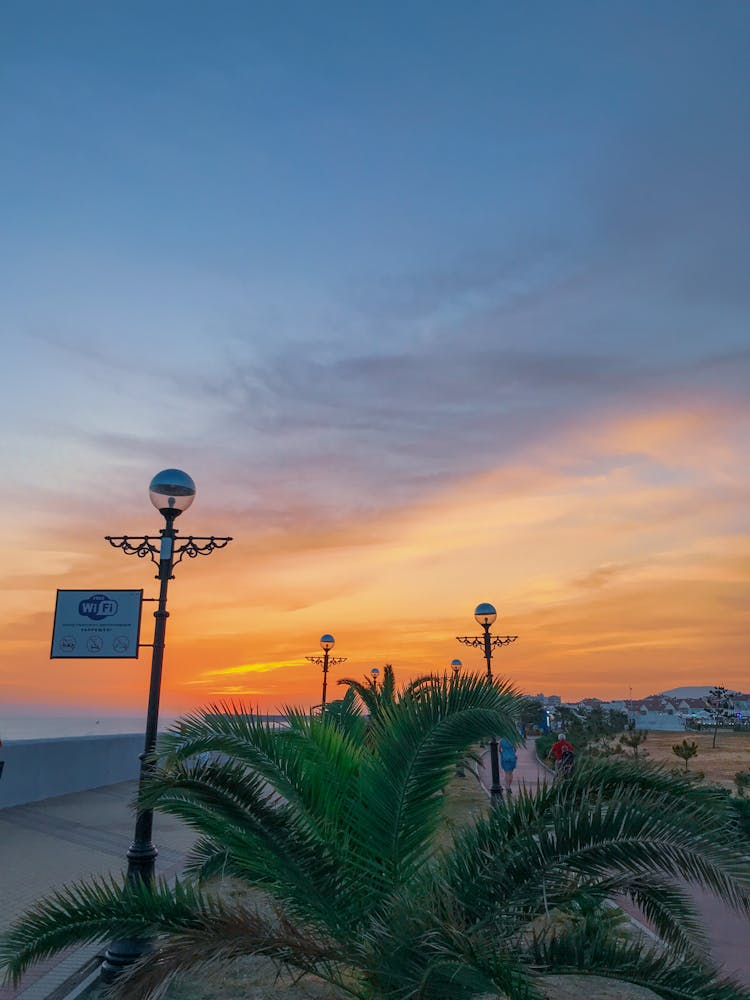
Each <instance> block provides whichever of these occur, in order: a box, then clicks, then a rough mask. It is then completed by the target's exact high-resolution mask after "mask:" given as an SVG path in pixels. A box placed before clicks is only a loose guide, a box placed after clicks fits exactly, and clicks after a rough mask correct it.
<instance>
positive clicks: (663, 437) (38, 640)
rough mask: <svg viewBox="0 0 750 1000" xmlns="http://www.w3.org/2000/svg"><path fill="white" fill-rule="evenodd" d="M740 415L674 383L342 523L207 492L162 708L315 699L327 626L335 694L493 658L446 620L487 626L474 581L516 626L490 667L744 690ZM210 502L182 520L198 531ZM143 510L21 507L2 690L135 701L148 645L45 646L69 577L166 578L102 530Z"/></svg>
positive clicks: (138, 707) (137, 705)
mask: <svg viewBox="0 0 750 1000" xmlns="http://www.w3.org/2000/svg"><path fill="white" fill-rule="evenodd" d="M748 416H749V415H748V413H747V412H746V411H742V410H738V409H737V408H734V409H733V408H732V407H730V406H728V405H727V406H721V407H720V406H717V407H715V408H714V409H711V410H707V409H704V410H702V411H701V412H696V411H694V410H692V409H691V408H689V407H684V406H679V405H677V404H674V403H671V404H669V405H666V404H665V405H664V407H663V408H662V409H660V410H655V411H654V412H651V413H642V414H636V415H630V414H624V415H623V414H619V415H617V414H616V415H612V416H610V417H609V418H608V419H607V418H604V417H603V418H602V419H600V420H599V421H597V423H596V425H595V426H590V425H587V426H579V427H575V428H568V429H563V430H561V431H559V432H558V433H557V434H555V435H549V436H548V437H547V438H546V439H545V440H544V441H543V442H542V443H540V444H538V445H537V446H536V447H529V448H528V449H527V450H526V451H525V452H524V454H523V455H522V456H519V457H518V459H517V460H516V461H513V460H509V461H506V462H504V463H503V464H498V465H497V467H495V468H493V469H491V470H490V471H487V472H485V473H484V474H482V475H479V476H474V477H471V478H467V479H465V480H464V481H462V482H459V483H456V482H453V483H451V484H449V485H447V486H446V487H445V488H443V489H437V490H435V492H433V493H432V494H431V495H428V496H424V497H423V498H422V499H421V500H420V501H419V502H417V503H414V504H413V505H411V506H402V507H400V508H398V509H395V510H394V509H385V510H382V511H380V512H379V513H375V514H373V515H372V516H370V515H368V517H367V518H366V519H362V518H360V517H358V516H357V517H355V516H354V515H351V516H349V517H348V518H344V519H342V520H341V523H337V524H332V523H331V521H330V518H329V519H324V518H320V517H318V516H317V515H316V512H315V511H314V510H310V511H308V512H307V513H306V514H305V512H304V509H303V513H302V514H301V515H300V518H299V521H298V523H296V524H295V525H294V527H293V529H291V530H289V531H288V532H286V533H283V534H282V533H280V532H279V533H278V534H277V535H274V534H271V533H265V534H263V533H261V532H259V530H258V529H257V527H255V528H254V527H253V526H252V525H251V524H248V523H245V524H243V516H242V515H238V516H234V515H233V517H232V519H231V520H232V523H231V524H230V523H229V521H230V518H229V517H226V516H224V515H222V514H221V511H220V510H218V508H214V509H213V510H211V511H209V512H208V513H207V514H206V515H205V516H206V517H209V516H210V518H211V524H212V526H211V529H210V530H213V531H215V532H216V533H217V534H221V533H222V532H223V531H225V530H226V531H227V532H228V533H231V534H232V535H234V536H235V537H236V540H235V541H234V542H232V544H231V545H230V546H229V547H228V548H227V549H226V550H222V551H218V552H215V553H214V554H213V555H212V556H211V557H210V558H207V559H202V558H199V559H196V560H190V561H188V560H186V561H185V562H183V563H182V564H181V565H180V566H179V567H178V568H177V570H176V572H175V580H174V582H173V583H172V584H171V589H170V612H171V617H170V621H169V625H168V633H167V651H166V659H165V670H164V691H163V697H162V705H163V711H164V712H165V713H174V712H180V711H185V710H189V709H192V708H194V707H196V706H197V705H199V704H205V703H207V702H210V701H212V700H218V699H221V698H231V697H238V698H243V699H245V700H246V701H249V702H251V703H252V704H256V705H258V707H260V708H261V709H263V710H268V711H273V710H275V709H277V708H279V707H282V706H284V705H286V704H298V703H299V704H305V705H309V704H312V703H316V702H317V701H318V700H319V696H320V683H321V672H320V668H319V667H318V666H315V665H314V664H310V663H308V662H306V661H305V659H304V657H305V655H307V654H316V653H317V652H318V638H319V636H320V635H321V634H322V633H323V632H326V631H331V632H332V633H333V634H334V635H335V637H336V650H335V653H336V655H341V656H346V657H348V662H346V663H345V664H343V665H340V666H337V667H335V668H333V669H332V671H331V674H330V679H329V698H334V697H336V691H337V688H336V680H337V679H338V678H340V677H343V676H354V677H361V676H362V675H363V674H364V673H365V672H369V669H370V667H371V666H373V665H377V666H382V664H383V663H387V662H390V663H393V665H394V668H395V670H396V675H397V679H398V680H399V681H406V680H407V679H408V678H409V677H410V676H413V675H415V674H418V673H422V672H425V671H427V670H430V669H437V670H440V671H442V670H444V669H447V667H448V664H449V662H450V660H451V659H452V658H453V657H455V656H459V657H460V658H461V659H462V660H463V662H464V664H465V666H466V667H467V668H469V669H471V668H477V669H481V667H482V662H481V657H480V654H479V650H473V649H467V648H466V647H460V646H459V645H458V643H457V642H456V641H455V638H454V637H455V636H456V635H460V634H473V633H474V632H475V631H478V627H477V626H476V624H475V623H474V620H473V617H472V613H473V608H474V606H475V604H477V603H478V602H479V601H483V600H489V601H491V602H492V603H493V604H495V605H496V606H497V607H498V610H499V614H500V617H499V620H498V623H497V625H496V626H495V629H496V630H497V631H498V632H499V633H505V632H511V633H518V634H519V636H520V638H519V640H518V642H516V643H515V644H513V645H511V646H509V647H507V648H503V649H501V650H499V651H498V653H497V659H496V664H495V665H496V670H497V673H498V674H500V675H503V676H508V677H510V678H511V679H512V680H513V681H514V682H515V683H516V684H517V685H518V686H519V687H520V688H522V689H523V690H526V691H528V692H530V693H535V692H536V691H545V692H546V693H557V694H560V695H562V696H563V697H564V698H576V697H581V696H585V695H598V696H601V697H625V696H626V695H627V693H628V689H629V687H630V686H632V689H633V692H634V694H635V695H646V694H649V693H651V692H652V691H656V690H662V689H666V688H669V687H673V686H677V685H682V684H710V683H714V682H721V683H724V684H726V685H727V686H729V687H736V688H744V689H745V690H747V688H748V687H750V678H748V671H747V639H748V621H749V613H748V601H747V596H748V594H747V591H748V579H749V578H750V573H749V572H748V570H749V569H750V542H748V540H747V537H746V530H745V529H746V516H747V509H748V504H747V498H748V485H749V483H748V472H747V465H746V460H745V456H744V447H745V446H744V443H743V442H744V441H746V440H747V438H748ZM280 488H281V487H280ZM198 506H199V505H198V504H196V505H195V508H196V510H191V511H190V512H189V514H187V515H185V518H186V520H187V517H190V518H191V524H190V525H187V524H185V526H184V530H185V531H189V530H193V531H196V533H199V530H200V529H199V527H198V525H199V523H200V522H199V521H198V518H197V517H196V516H195V515H197V514H198V510H197V508H198ZM136 514H137V516H136V518H135V519H134V518H133V516H132V512H130V513H128V512H127V511H125V512H123V511H112V512H111V515H112V516H111V521H110V522H109V523H107V524H106V525H101V526H99V529H98V530H96V527H94V528H93V529H92V525H91V523H90V521H88V520H87V518H85V517H84V516H83V514H82V513H81V512H77V511H76V510H75V509H72V510H71V511H69V512H68V513H67V514H66V518H65V520H64V521H62V522H60V523H57V524H52V523H50V524H49V525H48V526H47V528H46V529H45V530H44V531H43V532H42V535H43V537H41V538H39V537H37V534H38V533H37V534H35V533H32V531H31V529H30V527H29V525H23V524H21V525H19V526H18V527H19V530H18V532H17V533H16V537H17V539H20V541H19V542H18V547H17V549H16V550H15V551H11V552H10V553H9V555H8V558H7V561H6V565H5V569H4V574H3V578H4V583H3V586H4V589H5V600H4V602H3V610H2V618H1V619H0V641H2V647H3V656H2V667H1V668H0V671H1V673H2V690H3V692H4V700H5V701H7V702H9V703H29V704H45V705H49V704H55V705H60V706H62V705H69V706H74V705H80V706H87V705H88V706H97V707H106V708H107V709H109V710H111V711H112V713H113V714H114V713H118V712H125V711H127V712H140V711H142V710H143V706H144V704H145V700H146V693H147V678H148V669H149V655H148V654H149V652H150V651H149V650H142V652H141V657H140V659H139V660H138V661H135V662H134V661H127V662H116V661H106V660H105V661H100V662H98V663H95V662H93V661H60V660H54V661H50V660H49V659H48V655H49V637H50V632H51V618H52V608H53V605H54V592H55V589H56V588H57V587H60V588H68V587H70V588H78V587H80V588H84V587H93V588H97V589H101V588H106V587H111V588H113V589H114V588H116V587H141V586H143V587H144V589H145V591H146V595H147V596H153V594H152V593H151V592H150V590H149V587H150V586H151V584H152V578H153V572H152V570H153V567H152V566H151V564H146V563H144V561H141V560H138V559H134V558H130V559H128V558H125V557H124V556H122V555H121V554H120V553H118V552H115V551H113V550H111V549H109V548H108V547H107V546H106V545H105V544H104V543H103V542H102V541H101V539H100V538H99V537H98V536H99V535H103V534H105V533H106V532H107V531H112V530H115V529H114V528H113V527H112V523H114V524H117V523H123V524H126V525H127V524H128V523H130V522H133V521H134V520H135V523H136V524H137V523H139V521H140V522H146V519H147V518H148V517H149V512H148V510H145V509H144V510H143V511H140V512H136ZM222 521H224V522H225V523H222ZM36 523H37V524H38V520H37V521H36ZM178 527H180V528H183V525H182V524H179V523H178ZM132 530H133V531H135V528H133V529H132ZM151 530H152V531H153V530H154V527H153V526H152V527H151ZM32 542H33V547H32V548H30V546H31V545H32ZM153 590H154V591H155V586H154V587H153ZM150 607H151V606H150V605H145V607H144V617H143V626H142V635H141V638H142V640H143V642H150V641H151V637H150V621H149V618H150V615H149V609H150Z"/></svg>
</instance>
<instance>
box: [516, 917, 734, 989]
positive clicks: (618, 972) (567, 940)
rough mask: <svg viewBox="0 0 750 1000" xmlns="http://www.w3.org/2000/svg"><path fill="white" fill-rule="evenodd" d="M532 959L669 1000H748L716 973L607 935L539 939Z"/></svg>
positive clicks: (573, 931) (552, 969)
mask: <svg viewBox="0 0 750 1000" xmlns="http://www.w3.org/2000/svg"><path fill="white" fill-rule="evenodd" d="M530 957H531V958H532V959H533V961H534V962H536V963H538V965H539V966H541V968H542V970H543V971H546V972H547V973H555V974H557V975H560V974H565V973H568V974H571V975H573V974H574V975H581V974H582V973H585V974H587V975H591V976H597V975H598V976H607V977H611V978H613V979H618V980H621V981H623V982H629V983H635V984H637V985H639V986H644V987H647V988H648V989H650V990H651V991H652V992H654V993H656V995H657V996H660V997H664V998H665V1000H748V998H750V991H748V990H747V989H745V988H744V987H743V986H742V985H741V984H740V983H738V982H736V981H734V980H732V979H729V978H726V977H720V975H719V973H718V972H717V970H716V969H715V968H712V967H710V966H707V965H702V964H697V963H694V962H693V963H691V962H688V961H686V959H685V956H684V955H680V956H673V955H670V954H668V953H665V952H664V951H663V950H660V949H655V948H650V947H648V946H646V945H644V944H643V943H642V942H638V941H636V942H632V941H623V940H620V939H617V938H613V937H612V936H611V935H607V934H606V933H591V931H588V932H587V933H581V932H580V930H579V928H577V927H575V926H574V925H570V926H569V927H568V928H567V929H566V930H565V931H563V932H560V933H556V934H545V935H541V936H536V937H534V939H533V941H532V943H531V947H530Z"/></svg>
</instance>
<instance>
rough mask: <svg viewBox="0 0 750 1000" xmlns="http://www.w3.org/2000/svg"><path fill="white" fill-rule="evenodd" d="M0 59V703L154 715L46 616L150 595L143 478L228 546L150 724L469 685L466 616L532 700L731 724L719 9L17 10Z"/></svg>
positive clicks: (11, 8) (93, 0) (739, 602)
mask: <svg viewBox="0 0 750 1000" xmlns="http://www.w3.org/2000/svg"><path fill="white" fill-rule="evenodd" d="M0 65H1V66H2V87H0V109H1V110H0V114H1V121H2V134H3V155H2V157H0V191H1V192H2V196H1V197H2V238H1V240H0V255H1V258H2V259H1V260H0V275H2V277H1V278H0V282H2V285H3V289H2V296H0V311H1V317H2V327H1V328H0V330H1V332H2V343H3V359H2V361H3V363H2V366H0V416H1V417H2V424H3V428H4V433H3V435H2V460H3V468H4V469H5V476H4V480H3V487H2V504H3V511H4V535H3V556H4V558H3V560H2V564H1V567H2V568H1V569H0V574H1V576H2V601H1V602H0V706H4V707H6V708H7V707H13V706H22V707H24V708H29V707H32V708H37V709H42V708H44V709H46V710H52V709H55V710H61V711H62V710H65V711H73V710H75V709H77V708H79V707H82V706H85V707H87V708H94V707H95V708H96V709H97V711H108V712H110V713H112V714H114V713H118V712H122V713H125V712H139V711H141V709H142V708H143V707H144V705H145V700H146V695H147V678H148V669H149V662H150V657H149V654H150V650H148V649H144V650H142V651H141V656H140V659H139V660H137V661H112V660H102V661H98V662H95V661H78V660H72V661H62V660H50V659H49V647H50V635H51V627H52V612H53V609H54V603H55V592H56V590H57V588H81V589H88V588H91V590H92V592H93V591H97V590H101V589H106V588H115V587H122V588H131V587H135V588H138V587H144V589H145V591H146V594H147V595H148V596H154V595H155V593H156V585H155V581H154V580H153V572H152V567H150V566H149V565H147V564H146V563H145V562H143V561H140V560H138V559H135V558H132V557H131V558H126V557H125V556H124V555H122V554H121V553H119V552H116V551H114V550H113V549H111V548H110V547H109V546H108V545H107V543H106V542H105V541H104V540H103V536H104V535H106V534H124V533H131V534H137V533H139V532H141V533H144V532H146V531H150V532H152V533H155V532H156V531H157V530H158V528H159V527H160V523H159V522H160V518H159V515H158V514H157V513H156V511H154V510H153V508H152V507H151V506H150V504H149V501H148V483H149V480H150V479H151V477H152V476H153V474H154V473H155V472H158V471H159V470H160V469H163V468H168V467H177V468H182V469H184V470H185V471H186V472H188V473H189V474H190V475H191V476H192V477H193V478H194V480H195V481H196V484H197V488H198V495H197V498H196V501H195V503H194V504H193V506H192V508H191V509H190V510H189V511H188V512H187V513H186V514H185V515H184V517H183V518H181V520H180V521H178V524H177V526H178V528H179V529H180V531H181V532H183V533H191V532H192V533H195V534H201V535H207V534H217V535H223V534H229V535H232V536H234V538H235V541H234V542H232V544H231V546H230V547H228V548H227V549H226V550H224V551H221V552H216V553H214V554H213V555H211V556H210V557H209V558H206V559H202V558H201V559H196V560H191V561H189V562H187V563H183V564H182V565H180V566H179V567H178V569H177V570H176V574H175V580H174V582H173V584H172V586H171V594H170V611H171V618H170V620H169V629H168V645H167V653H166V661H165V671H164V694H163V706H164V710H165V712H178V711H183V710H185V709H189V708H192V707H195V706H196V705H198V704H201V703H205V702H207V701H210V700H212V699H217V698H228V697H242V698H244V699H245V700H247V701H248V702H251V703H252V704H257V705H259V706H260V707H262V708H263V709H267V710H271V711H272V710H273V709H275V708H277V707H280V706H283V705H284V704H289V703H304V704H309V703H311V702H316V701H318V700H319V694H320V671H319V668H317V667H315V666H312V665H311V664H309V663H307V662H306V661H305V659H304V657H305V656H306V655H311V654H315V653H316V652H319V649H318V638H319V636H320V635H321V634H322V633H323V632H332V633H333V634H334V635H335V636H336V640H337V645H336V649H335V653H336V654H337V655H339V654H340V655H341V656H347V657H348V658H349V659H348V662H347V663H346V664H345V665H343V666H341V667H336V668H335V669H334V671H333V673H332V680H334V681H335V679H337V678H338V677H340V676H355V677H361V676H362V675H363V673H365V672H366V671H367V672H369V669H370V668H371V667H372V666H381V667H382V665H383V664H384V663H387V662H390V663H392V664H393V665H394V668H395V670H396V675H397V678H398V679H399V680H403V681H405V680H407V679H408V678H409V677H410V676H412V675H415V674H417V673H421V672H424V671H425V670H427V669H433V668H437V669H439V670H441V671H442V670H443V669H446V668H447V666H448V664H449V663H450V660H451V659H452V658H453V657H456V656H459V657H461V658H462V659H463V661H464V664H465V665H466V666H467V667H468V668H471V667H476V668H479V667H480V665H481V663H480V658H479V654H478V651H475V650H469V649H466V648H464V647H461V646H459V644H458V643H457V642H456V641H455V636H456V635H459V634H466V633H473V632H475V631H478V627H477V626H476V624H475V623H474V621H473V617H472V613H473V609H474V606H475V605H476V604H477V603H478V602H480V601H490V602H492V603H493V604H495V605H496V606H497V608H498V611H499V614H500V619H499V621H498V625H497V629H498V631H499V632H510V633H517V634H518V635H519V639H518V641H517V642H516V643H515V644H514V645H512V646H509V647H507V648H504V649H502V650H500V651H499V652H498V655H497V661H496V669H497V671H498V673H500V674H502V675H505V676H508V677H510V678H511V679H512V680H513V681H514V682H516V684H517V685H518V686H519V687H520V688H522V689H523V690H526V691H528V692H531V693H534V692H537V691H544V692H546V693H558V694H560V695H562V696H563V697H565V698H574V697H579V696H584V695H598V696H600V697H613V698H615V697H627V695H628V692H629V689H630V688H631V687H632V691H633V695H634V696H640V695H646V694H649V693H651V692H652V691H658V690H663V689H665V688H669V687H674V686H678V685H688V684H711V683H723V684H725V685H727V686H729V687H737V688H744V690H748V688H750V669H748V640H749V638H750V635H749V632H750V627H749V626H750V620H749V619H750V616H749V612H748V606H749V605H748V599H749V598H750V587H749V586H748V582H749V580H750V541H748V530H747V529H748V523H749V520H750V517H749V514H748V511H750V464H749V463H748V457H747V456H748V442H750V333H749V324H748V315H749V312H750V310H749V308H748V307H749V306H750V197H749V195H748V178H750V5H748V4H747V3H745V2H744V0H717V2H715V3H711V4H706V3H704V2H691V0H675V2H668V0H662V2H658V3H650V2H649V3H647V2H645V0H643V2H613V3H595V2H573V0H571V2H567V3H557V2H552V0H550V2H546V3H545V2H542V3H539V4H523V3H513V2H507V3H505V2H496V0H492V2H483V0H477V2H474V3H471V4H460V3H455V4H454V3H435V2H434V0H429V2H427V0H425V2H416V0H414V2H409V0H404V2H398V3H396V2H391V0H384V2H378V3H374V2H369V0H363V2H362V3H354V4H352V3H344V2H333V0H330V2H326V0H324V2H323V3H321V4H311V3H307V2H302V0H282V2H270V0H269V2H256V0H253V2H250V3H246V2H229V0H217V2H214V3H204V2H186V0H179V2H177V0H173V2H172V0H155V2H154V0H149V2H141V0H133V2H128V3H120V4H117V3H106V4H102V3H100V2H98V0H87V2H80V0H69V2H66V3H65V4H54V3H51V2H50V3H28V2H27V0H8V2H6V3H4V4H3V6H2V12H0ZM141 639H142V641H143V642H144V643H148V642H151V618H150V610H149V606H146V614H145V615H144V624H143V631H142V635H141ZM333 690H334V692H335V686H334V689H333Z"/></svg>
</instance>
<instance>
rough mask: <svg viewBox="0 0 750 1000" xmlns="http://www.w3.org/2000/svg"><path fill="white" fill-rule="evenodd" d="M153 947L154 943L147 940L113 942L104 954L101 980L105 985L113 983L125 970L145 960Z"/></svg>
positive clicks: (100, 972) (131, 939)
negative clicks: (145, 956)
mask: <svg viewBox="0 0 750 1000" xmlns="http://www.w3.org/2000/svg"><path fill="white" fill-rule="evenodd" d="M153 946H154V945H153V941H151V940H150V939H147V938H122V939H121V940H120V941H113V942H112V944H111V945H110V946H109V948H107V950H106V952H105V953H104V961H103V962H102V964H101V966H100V968H99V978H100V979H101V981H102V982H103V983H113V982H114V981H115V979H117V977H118V976H119V975H120V973H121V972H122V971H123V970H124V969H127V968H128V966H131V965H132V964H133V962H137V961H138V959H139V958H143V956H144V955H145V954H146V953H147V952H149V951H151V950H152V948H153Z"/></svg>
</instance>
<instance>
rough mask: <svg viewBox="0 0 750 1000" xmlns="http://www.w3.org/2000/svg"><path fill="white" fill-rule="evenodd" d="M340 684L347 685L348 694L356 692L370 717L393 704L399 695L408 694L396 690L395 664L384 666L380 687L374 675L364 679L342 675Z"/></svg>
mask: <svg viewBox="0 0 750 1000" xmlns="http://www.w3.org/2000/svg"><path fill="white" fill-rule="evenodd" d="M337 683H338V684H344V685H346V687H347V694H350V693H351V694H356V695H357V696H358V698H359V700H360V702H361V704H362V706H363V707H364V709H365V711H366V712H367V713H368V715H369V716H370V718H375V717H376V716H377V715H378V714H379V712H380V711H381V709H383V708H385V707H387V706H390V705H392V704H393V703H394V702H395V701H397V700H398V699H399V697H403V696H405V695H406V692H405V691H402V692H398V691H397V690H396V678H395V677H394V674H393V665H392V664H390V663H386V664H385V666H384V667H383V679H382V681H381V682H380V687H378V683H377V681H376V680H375V678H373V677H367V676H365V679H364V681H358V680H355V679H354V678H352V677H342V678H341V679H340V680H339V681H337Z"/></svg>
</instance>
